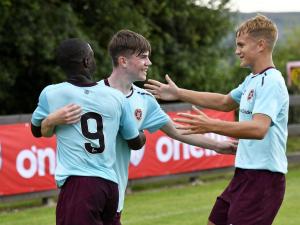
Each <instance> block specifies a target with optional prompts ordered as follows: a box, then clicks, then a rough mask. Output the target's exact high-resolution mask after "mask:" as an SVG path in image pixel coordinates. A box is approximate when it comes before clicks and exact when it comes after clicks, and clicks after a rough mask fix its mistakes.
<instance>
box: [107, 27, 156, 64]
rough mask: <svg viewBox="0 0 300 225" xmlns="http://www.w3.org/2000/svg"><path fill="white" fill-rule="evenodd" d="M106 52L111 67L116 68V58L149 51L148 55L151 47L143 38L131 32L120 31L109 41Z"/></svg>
mask: <svg viewBox="0 0 300 225" xmlns="http://www.w3.org/2000/svg"><path fill="white" fill-rule="evenodd" d="M108 51H109V54H110V57H111V59H112V62H113V65H114V66H118V57H119V56H120V55H124V56H129V55H133V54H137V55H140V54H142V53H144V52H147V51H149V54H150V53H151V45H150V43H149V41H148V40H147V39H146V38H145V37H143V36H142V35H140V34H138V33H136V32H133V31H131V30H120V31H118V32H117V33H116V34H115V35H114V36H113V37H112V39H111V40H110V42H109V44H108Z"/></svg>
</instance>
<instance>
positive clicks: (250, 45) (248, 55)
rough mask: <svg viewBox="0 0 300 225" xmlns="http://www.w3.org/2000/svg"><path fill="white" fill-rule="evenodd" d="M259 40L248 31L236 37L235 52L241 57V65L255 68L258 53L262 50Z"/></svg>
mask: <svg viewBox="0 0 300 225" xmlns="http://www.w3.org/2000/svg"><path fill="white" fill-rule="evenodd" d="M259 41H260V40H257V39H256V38H254V37H252V36H250V35H249V34H247V33H240V34H239V35H237V37H236V50H235V54H236V55H237V56H238V57H239V58H240V60H241V63H240V66H241V67H243V68H253V66H254V65H255V62H256V60H257V59H258V58H257V57H258V54H259V52H260V51H261V48H260V45H259Z"/></svg>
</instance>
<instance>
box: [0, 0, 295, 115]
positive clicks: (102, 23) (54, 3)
mask: <svg viewBox="0 0 300 225" xmlns="http://www.w3.org/2000/svg"><path fill="white" fill-rule="evenodd" d="M228 3H230V0H222V1H217V0H211V1H210V2H209V3H208V5H203V4H201V1H199V0H164V1H161V0H152V1H148V0H113V1H104V0H97V1H96V0H84V1H83V0H68V1H67V0H49V1H43V0H33V1H21V0H2V1H0V15H1V18H0V46H1V48H0V55H1V60H0V102H1V108H0V114H2V115H8V114H19V113H31V112H32V111H33V110H34V108H35V107H36V104H37V100H38V96H39V93H40V92H41V90H42V89H43V88H44V87H45V86H46V85H48V84H51V83H58V82H61V81H63V80H64V79H65V77H64V74H63V73H62V71H61V70H60V69H59V68H58V67H57V66H56V62H55V49H56V47H57V46H58V44H59V43H60V42H61V41H62V40H64V39H67V38H72V37H79V38H82V39H84V40H86V41H88V42H89V43H90V44H91V46H92V48H93V49H94V52H95V57H96V60H97V72H96V75H95V80H96V81H97V80H100V79H102V78H105V77H107V76H108V75H109V74H110V72H111V69H112V65H111V60H110V58H109V56H108V53H107V45H108V42H109V40H110V38H111V37H112V36H113V34H114V33H115V32H117V31H118V30H120V29H130V30H133V31H135V32H138V33H140V34H142V35H143V36H145V37H146V38H147V39H148V40H149V41H150V43H151V46H152V53H151V61H152V63H153V65H152V66H151V69H150V71H148V76H149V77H151V78H154V79H159V80H163V79H164V78H163V77H164V74H166V73H168V74H169V75H171V77H172V78H173V79H174V81H175V82H177V83H178V84H180V86H182V87H185V88H190V89H195V90H196V89H198V90H203V91H217V92H226V91H229V90H230V89H231V88H233V87H234V86H235V85H236V84H237V83H238V82H239V81H241V80H242V79H243V77H244V75H245V74H246V73H247V71H243V70H241V69H239V68H238V63H237V61H236V60H235V59H234V58H233V57H232V56H233V49H232V47H233V44H234V42H230V43H229V41H228V34H229V33H230V32H234V14H232V13H230V12H229V9H228ZM298 49H299V48H298ZM237 74H239V75H237Z"/></svg>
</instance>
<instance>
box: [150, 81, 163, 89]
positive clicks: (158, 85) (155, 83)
mask: <svg viewBox="0 0 300 225" xmlns="http://www.w3.org/2000/svg"><path fill="white" fill-rule="evenodd" d="M147 83H148V84H152V85H155V86H157V87H160V86H161V85H163V83H161V82H159V81H157V80H152V79H149V80H148V81H147Z"/></svg>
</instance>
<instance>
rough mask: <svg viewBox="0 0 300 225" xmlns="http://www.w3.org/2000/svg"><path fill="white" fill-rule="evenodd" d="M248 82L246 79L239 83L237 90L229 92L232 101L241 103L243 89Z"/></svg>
mask: <svg viewBox="0 0 300 225" xmlns="http://www.w3.org/2000/svg"><path fill="white" fill-rule="evenodd" d="M247 82H248V78H246V79H245V80H244V81H243V83H241V84H240V85H239V86H238V87H237V88H235V89H233V90H232V91H231V92H230V96H231V97H232V99H233V100H234V101H235V102H236V103H238V104H240V102H241V97H242V95H243V93H244V89H245V86H246V83H247Z"/></svg>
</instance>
